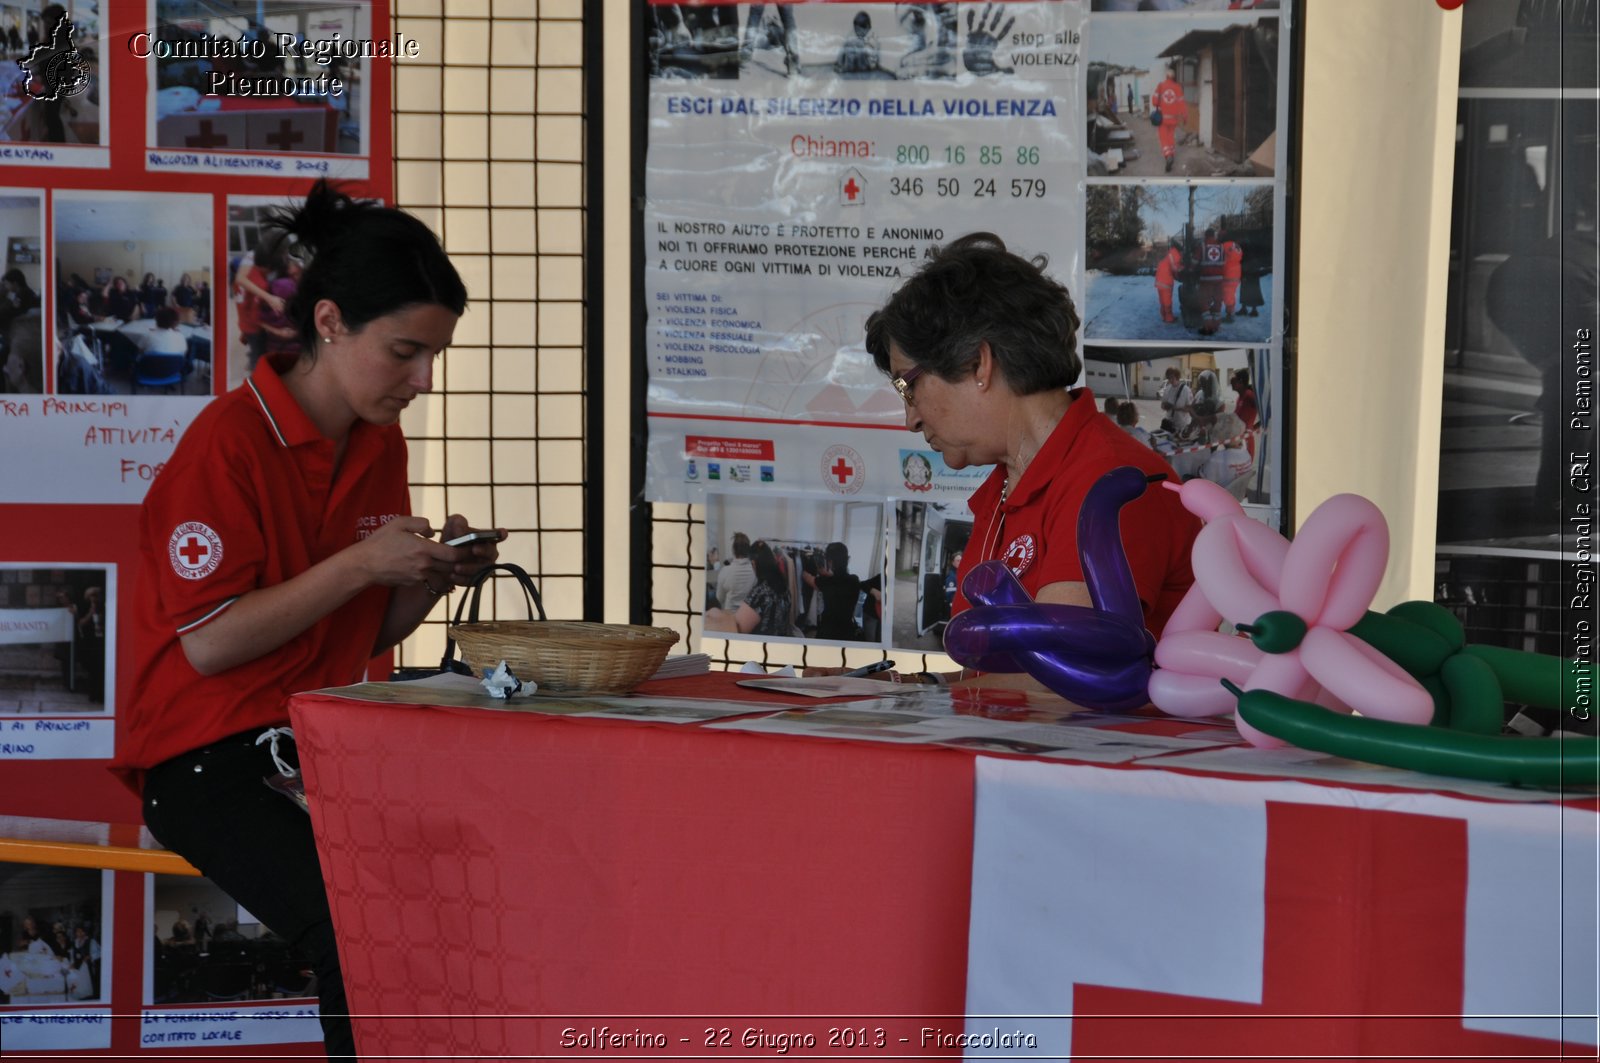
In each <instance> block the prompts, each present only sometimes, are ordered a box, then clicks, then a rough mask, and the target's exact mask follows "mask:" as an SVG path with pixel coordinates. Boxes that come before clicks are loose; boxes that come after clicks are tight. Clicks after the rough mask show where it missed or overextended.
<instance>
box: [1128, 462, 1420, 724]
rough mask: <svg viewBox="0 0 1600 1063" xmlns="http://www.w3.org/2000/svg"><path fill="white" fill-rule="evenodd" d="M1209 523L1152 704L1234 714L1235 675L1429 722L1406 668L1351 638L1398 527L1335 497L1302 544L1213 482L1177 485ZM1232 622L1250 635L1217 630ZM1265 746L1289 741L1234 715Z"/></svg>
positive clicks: (1302, 696)
mask: <svg viewBox="0 0 1600 1063" xmlns="http://www.w3.org/2000/svg"><path fill="white" fill-rule="evenodd" d="M1166 486H1168V487H1170V488H1171V489H1173V490H1176V491H1178V492H1179V493H1180V495H1181V497H1182V500H1183V505H1184V508H1185V509H1187V510H1189V511H1190V512H1191V513H1194V514H1195V515H1196V516H1198V517H1199V518H1200V519H1201V520H1203V521H1205V527H1204V528H1202V529H1201V530H1200V534H1199V535H1198V536H1197V537H1196V539H1195V544H1194V552H1193V555H1192V560H1193V563H1194V566H1193V567H1194V573H1195V582H1194V586H1193V587H1192V588H1190V590H1189V593H1188V594H1187V595H1186V596H1185V597H1184V599H1183V601H1182V602H1181V603H1179V605H1178V608H1177V610H1175V611H1174V613H1173V615H1172V618H1171V619H1170V620H1169V621H1168V623H1167V626H1166V630H1165V632H1164V633H1163V635H1162V637H1161V641H1160V642H1158V643H1157V644H1156V654H1155V659H1156V666H1157V671H1156V672H1155V673H1154V674H1153V675H1152V676H1151V677H1150V700H1151V701H1152V702H1154V703H1155V704H1156V705H1157V706H1158V707H1160V708H1161V709H1162V710H1164V711H1166V712H1169V713H1172V714H1173V715H1176V716H1211V715H1217V714H1220V713H1225V712H1231V711H1233V709H1234V707H1235V702H1234V696H1233V695H1232V694H1231V693H1229V692H1228V691H1227V689H1226V688H1225V687H1223V685H1222V682H1221V681H1222V680H1224V679H1226V680H1228V681H1230V682H1232V683H1233V684H1235V685H1236V686H1238V687H1241V688H1243V689H1245V690H1271V691H1273V692H1275V693H1278V694H1283V695H1285V696H1286V697H1291V698H1295V699H1297V700H1300V701H1314V702H1316V703H1318V704H1321V705H1323V706H1325V707H1327V708H1329V709H1332V710H1335V711H1340V712H1350V711H1351V710H1352V709H1354V710H1356V711H1359V712H1361V713H1362V714H1363V715H1367V716H1374V717H1377V718H1379V719H1385V720H1394V721H1397V722H1401V723H1414V724H1426V723H1428V722H1429V721H1430V720H1431V719H1432V717H1433V699H1432V697H1430V696H1429V694H1428V692H1427V691H1426V690H1424V689H1423V687H1422V685H1421V684H1420V683H1418V682H1417V681H1416V680H1415V679H1414V678H1412V677H1411V676H1410V675H1409V674H1408V673H1407V672H1406V671H1405V670H1404V669H1402V668H1401V667H1400V666H1399V665H1398V664H1396V663H1394V662H1393V661H1391V660H1390V659H1389V658H1387V657H1385V656H1383V654H1381V653H1379V652H1378V651H1377V650H1375V649H1373V648H1372V647H1371V646H1369V645H1367V644H1366V643H1365V642H1363V641H1361V640H1360V639H1358V638H1356V637H1355V636H1354V635H1352V634H1350V633H1349V630H1348V629H1349V628H1351V627H1353V626H1355V624H1356V623H1357V622H1358V621H1359V620H1360V619H1361V618H1362V616H1363V615H1365V614H1366V611H1367V610H1368V608H1370V607H1371V605H1372V596H1373V595H1374V594H1376V593H1377V590H1378V584H1379V583H1380V582H1381V581H1382V579H1383V570H1384V567H1385V565H1387V564H1388V560H1389V526H1388V524H1387V522H1385V521H1384V519H1383V514H1382V513H1381V512H1380V511H1379V510H1378V507H1377V506H1375V505H1373V504H1372V503H1371V502H1370V501H1368V500H1367V499H1365V498H1362V497H1361V496H1360V495H1351V494H1344V495H1335V496H1333V497H1332V498H1330V499H1328V500H1327V501H1326V502H1324V503H1322V505H1320V506H1318V507H1317V508H1316V509H1315V510H1314V511H1313V512H1312V514H1311V516H1309V517H1307V518H1306V522H1305V525H1304V526H1303V527H1302V528H1301V529H1300V533H1299V535H1297V536H1296V537H1295V540H1294V542H1292V543H1291V542H1288V541H1287V540H1285V539H1284V538H1283V536H1281V535H1279V534H1278V533H1277V532H1275V531H1273V530H1272V529H1270V528H1268V527H1267V526H1266V525H1264V524H1261V523H1259V522H1258V521H1254V520H1251V519H1250V518H1249V517H1248V516H1246V515H1245V513H1244V510H1243V508H1242V507H1241V506H1240V505H1239V503H1238V502H1237V501H1235V500H1234V498H1233V496H1232V495H1230V494H1229V493H1228V492H1227V491H1226V490H1224V489H1222V488H1221V487H1219V486H1217V485H1216V484H1214V483H1211V482H1210V481H1207V480H1190V481H1189V482H1188V483H1186V484H1184V485H1182V486H1181V487H1178V486H1176V485H1172V484H1168V485H1166ZM1223 619H1226V620H1228V621H1229V622H1230V623H1232V624H1233V625H1234V626H1235V627H1236V628H1239V629H1240V630H1243V631H1246V632H1248V633H1249V634H1250V638H1249V639H1244V638H1240V637H1238V636H1236V635H1225V634H1222V633H1221V632H1219V631H1217V630H1216V629H1217V625H1218V623H1219V622H1220V621H1221V620H1223ZM1236 723H1237V725H1238V728H1239V733H1240V734H1241V735H1243V736H1244V737H1245V738H1246V739H1247V740H1248V741H1249V742H1250V743H1251V744H1253V745H1257V746H1281V745H1284V744H1285V743H1284V742H1282V741H1281V740H1279V739H1276V738H1272V737H1271V736H1269V735H1265V734H1263V733H1261V732H1260V731H1257V730H1256V729H1255V728H1253V727H1251V726H1250V725H1249V724H1247V723H1245V722H1244V721H1243V720H1239V719H1236Z"/></svg>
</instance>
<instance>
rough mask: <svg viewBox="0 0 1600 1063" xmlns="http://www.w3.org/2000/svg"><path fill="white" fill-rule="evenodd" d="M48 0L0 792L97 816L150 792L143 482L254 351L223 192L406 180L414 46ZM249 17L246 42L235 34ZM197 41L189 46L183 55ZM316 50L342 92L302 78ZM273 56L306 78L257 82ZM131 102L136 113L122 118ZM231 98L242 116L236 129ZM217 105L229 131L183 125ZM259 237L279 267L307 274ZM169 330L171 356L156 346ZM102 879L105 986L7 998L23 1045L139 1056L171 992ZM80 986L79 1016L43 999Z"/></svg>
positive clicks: (221, 16) (17, 48)
mask: <svg viewBox="0 0 1600 1063" xmlns="http://www.w3.org/2000/svg"><path fill="white" fill-rule="evenodd" d="M49 7H50V5H45V4H34V5H32V6H26V5H21V6H19V5H15V4H13V5H9V6H4V5H0V62H5V63H8V64H10V69H12V70H13V72H14V73H15V74H16V77H15V78H14V79H11V80H8V82H7V85H8V89H9V91H8V92H7V93H6V94H4V99H3V101H0V166H3V167H5V168H6V170H7V172H6V174H5V178H4V181H3V182H0V183H3V185H4V187H0V237H3V238H4V240H5V247H6V252H7V255H6V257H7V261H6V263H5V276H4V278H3V279H0V452H3V453H5V454H6V455H7V456H8V459H7V462H6V464H5V468H4V471H3V473H0V479H3V485H4V486H3V489H0V556H4V557H5V558H6V561H5V563H4V564H3V565H0V760H3V761H4V765H5V767H4V770H5V772H6V785H5V786H4V787H3V788H0V817H4V816H8V815H16V816H36V815H39V814H40V813H41V810H47V811H48V814H49V815H51V816H53V817H60V818H61V819H62V820H63V821H67V820H70V821H75V822H76V821H82V822H84V823H88V824H91V825H93V824H99V825H100V826H101V827H102V828H104V827H105V826H106V825H107V824H111V825H117V826H120V825H126V824H130V823H137V822H138V821H139V818H140V813H139V805H138V802H137V798H136V797H135V796H134V795H133V794H132V793H131V792H130V791H128V790H125V789H124V788H123V787H122V785H121V784H120V783H119V782H117V781H116V780H115V779H114V778H113V777H112V776H111V774H110V773H109V772H108V771H107V763H108V762H109V761H111V760H112V759H113V758H114V756H115V754H116V753H117V749H116V735H117V730H118V718H119V715H120V714H121V713H122V712H123V711H124V709H125V706H126V704H127V699H128V695H129V692H130V689H131V683H132V681H133V677H132V675H131V674H129V671H128V667H127V660H128V655H129V652H130V649H131V641H130V636H131V632H130V627H131V625H130V624H129V623H128V613H127V609H128V607H129V605H130V602H129V597H130V595H129V594H127V593H123V592H124V591H125V590H131V586H132V582H131V581H133V580H134V578H135V574H136V572H137V569H138V559H139V539H140V528H139V522H138V513H139V508H138V507H139V504H140V502H141V501H142V500H143V498H144V496H145V493H146V491H147V490H148V489H149V486H150V484H151V482H152V481H153V480H154V478H155V476H156V475H157V474H158V473H159V471H160V470H161V468H162V466H163V464H164V463H165V462H166V461H167V459H168V458H169V457H170V455H171V454H172V451H173V448H174V446H175V445H176V444H177V441H178V439H179V438H180V437H181V436H182V434H183V432H184V431H185V429H186V428H187V427H188V426H189V424H190V423H191V422H192V421H193V419H194V418H195V416H197V415H198V414H199V413H200V411H201V410H203V409H204V408H205V406H206V405H207V404H208V403H209V402H210V401H211V400H212V398H214V397H215V396H218V395H221V394H223V393H225V392H226V391H227V390H229V389H231V388H234V387H237V386H239V385H240V384H242V383H243V381H244V377H245V374H246V372H247V371H248V368H249V364H250V362H249V352H250V351H251V346H252V345H251V342H250V337H249V335H248V333H249V332H250V331H251V330H248V329H246V328H244V327H242V323H241V320H240V314H239V307H240V306H241V300H243V299H245V298H246V295H245V293H244V291H243V290H242V288H241V286H240V285H239V283H238V280H239V265H240V259H241V258H242V257H243V256H241V255H240V254H238V253H234V252H232V251H230V248H231V247H233V246H234V245H230V243H229V240H228V236H229V234H230V231H231V230H230V211H231V210H232V208H233V207H234V206H236V205H238V204H250V205H251V209H252V210H254V211H256V212H259V211H260V210H262V209H264V208H263V205H265V204H269V203H271V204H280V205H286V204H290V203H292V202H293V201H294V200H296V199H298V198H300V197H302V196H303V195H304V194H305V192H306V191H307V190H308V189H309V188H310V186H311V183H312V182H313V181H314V180H315V179H316V178H318V177H324V176H326V177H330V178H334V179H342V180H343V181H344V182H345V188H346V189H347V190H348V191H350V192H351V193H352V194H355V195H359V196H366V197H372V198H377V199H383V200H392V199H393V193H394V190H393V165H392V162H393V144H392V137H393V127H392V123H391V122H390V119H389V109H390V105H391V95H392V80H391V68H392V64H393V63H394V62H395V61H396V60H397V58H398V59H399V60H400V61H406V60H408V59H409V58H423V57H420V56H416V55H414V52H415V49H416V47H417V45H416V42H415V41H412V42H411V45H410V51H409V52H408V51H407V49H405V48H404V47H403V46H402V44H401V42H400V40H399V39H398V38H396V36H395V35H394V34H393V33H392V32H391V8H392V4H391V2H390V0H343V2H341V3H333V4H329V3H323V2H320V0H318V2H311V0H264V2H261V3H257V2H255V0H251V2H250V3H234V2H228V0H223V2H219V3H207V4H201V5H195V4H189V3H178V2H175V0H129V2H127V3H123V2H121V0H117V3H116V4H115V5H113V4H112V3H111V2H110V0H67V2H65V3H64V4H62V5H61V7H60V11H61V12H62V13H63V14H64V16H65V21H64V23H63V24H62V25H60V26H58V27H46V26H44V25H43V24H42V19H43V16H44V13H45V12H46V11H48V10H49ZM57 30H59V33H57V32H56V31H57ZM261 31H265V37H261V36H260V32H261ZM241 39H248V40H249V41H250V42H251V49H252V58H251V59H250V62H249V63H245V62H244V61H243V57H242V56H241V55H238V54H233V53H235V52H237V51H238V49H237V48H235V47H234V46H235V45H237V44H238V42H239V41H241ZM258 40H259V41H260V42H261V43H262V47H263V48H264V49H265V51H263V52H261V54H259V55H256V54H255V51H254V49H255V43H254V42H257V41H258ZM176 45H183V46H184V47H183V48H178V47H175V46H176ZM185 50H187V51H188V52H189V53H191V54H194V55H195V57H194V58H185V59H177V58H174V56H176V55H178V54H179V53H180V52H183V51H185ZM431 59H432V61H434V62H437V61H438V56H433V57H431ZM32 60H38V61H36V62H35V61H32ZM18 62H24V63H25V64H26V65H25V66H23V67H18V66H17V65H16V64H17V63H18ZM302 65H303V66H304V67H305V70H304V71H303V73H302V71H301V70H300V67H301V66H302ZM279 68H281V70H280V69H279ZM323 74H329V75H330V76H337V77H338V78H339V80H340V81H341V82H342V86H341V93H340V94H334V93H332V92H331V91H329V90H327V89H323V90H321V91H318V90H317V89H316V87H315V86H307V85H305V84H304V81H305V79H311V80H316V79H318V78H319V77H320V76H321V75H323ZM272 77H280V81H283V82H284V84H287V82H288V81H294V85H293V88H292V91H290V90H289V89H287V88H285V90H284V91H281V92H270V93H267V92H257V91H256V90H257V89H258V88H261V87H262V86H263V84H264V83H263V82H262V81H261V80H260V79H264V78H272ZM185 79H187V80H185ZM194 79H199V81H198V83H196V82H195V80H194ZM213 79H217V80H213ZM246 82H248V83H249V84H248V88H247V89H246V87H245V83H246ZM279 87H280V88H284V85H283V84H280V86H279ZM302 89H306V90H308V91H302ZM174 90H176V91H174ZM50 96H53V97H54V98H51V99H47V98H45V97H50ZM180 97H181V98H180ZM125 108H127V109H128V116H129V118H130V121H128V122H120V121H117V122H113V121H111V120H110V117H111V115H112V113H113V109H115V110H117V111H119V112H120V111H122V110H123V109H125ZM241 121H242V122H243V125H244V132H243V135H242V139H240V138H239V137H237V136H234V135H233V133H229V130H231V129H233V128H234V127H235V126H237V125H238V124H239V123H240V122H241ZM207 122H209V123H210V126H209V130H210V135H213V136H214V135H218V134H222V133H228V134H229V136H230V138H231V139H229V140H227V141H226V142H218V143H211V144H201V143H198V142H197V143H193V144H191V143H189V138H190V137H201V138H203V137H205V136H207V135H208V134H207V127H206V126H205V123H207ZM185 123H188V125H187V126H185ZM235 132H236V130H235ZM249 250H254V248H251V249H249ZM265 257H266V256H263V260H264V261H263V263H262V267H263V270H264V273H265V276H264V281H265V283H264V284H263V285H262V287H263V288H264V289H265V290H268V291H270V290H272V287H271V286H272V285H273V284H274V283H275V282H279V281H285V280H291V279H292V278H291V277H290V276H289V273H290V271H289V269H288V267H287V266H276V267H275V266H274V265H273V264H272V263H270V262H266V261H265ZM251 265H252V266H253V265H254V261H253V259H252V260H251ZM246 272H247V274H248V270H247V271H246ZM280 290H281V286H280ZM155 354H165V355H167V356H170V357H173V358H175V359H177V360H178V362H179V363H180V367H179V368H176V369H175V370H173V371H172V372H170V373H166V374H156V373H154V372H149V371H147V370H149V369H150V357H149V356H152V355H155ZM151 844H152V845H154V844H155V843H154V842H151ZM4 866H5V867H11V868H16V869H21V870H22V871H23V872H26V873H27V874H33V873H34V870H33V869H28V868H26V867H24V866H23V865H4ZM5 874H6V875H7V876H8V877H7V878H6V879H5V880H4V881H0V921H3V920H4V919H5V918H6V914H5V913H6V911H7V910H8V909H10V908H15V905H13V904H11V903H10V902H9V901H8V900H7V898H8V897H10V893H8V892H7V891H8V890H10V889H11V886H12V885H15V884H16V883H23V884H24V885H26V883H27V881H29V880H28V879H27V878H26V875H24V876H23V877H22V878H12V877H9V876H11V875H12V874H13V873H12V872H6V873H5ZM75 874H76V873H75ZM81 874H82V875H85V876H89V877H90V878H92V879H93V883H92V884H89V885H85V886H83V888H82V889H80V888H79V887H78V886H76V885H74V886H73V887H72V890H73V896H74V897H76V896H77V894H78V893H81V892H83V889H88V890H92V891H98V890H100V889H101V886H100V885H99V884H100V883H101V881H102V876H101V874H100V872H83V873H81ZM103 881H104V883H105V885H104V897H103V899H97V900H96V901H95V906H96V910H97V911H103V912H104V913H105V914H106V916H107V918H106V920H105V921H104V922H103V923H100V924H99V925H98V926H96V927H94V928H93V932H94V933H96V934H99V935H101V936H100V937H99V938H98V942H97V943H98V945H99V946H100V948H101V950H102V959H101V963H102V965H103V968H104V970H103V972H102V973H103V974H104V975H105V977H104V978H103V979H102V980H100V981H98V982H97V983H96V985H95V987H94V993H95V995H94V996H92V997H91V998H88V999H80V998H78V997H76V996H72V993H71V991H66V995H67V996H68V998H69V999H67V1000H65V1001H56V1000H46V999H45V997H46V996H48V994H47V993H44V992H43V991H41V992H40V993H23V994H19V995H20V996H21V997H22V998H23V1002H19V1000H18V999H17V997H12V998H11V999H9V1000H0V1024H4V1025H3V1026H0V1030H3V1032H0V1040H3V1042H4V1044H5V1046H6V1049H7V1050H8V1051H9V1050H11V1049H13V1048H16V1049H18V1050H21V1048H23V1047H24V1046H26V1047H27V1048H29V1049H34V1048H37V1049H40V1050H44V1051H50V1050H76V1051H83V1052H87V1053H91V1054H92V1053H109V1054H113V1055H118V1054H120V1055H123V1056H132V1055H135V1054H137V1053H138V1052H140V1051H141V1050H143V1049H144V1047H145V1045H146V1044H147V1042H145V1041H143V1037H144V1035H146V1034H154V1033H159V1032H161V1031H162V1025H163V1024H162V1023H161V1022H153V1023H151V1022H145V1021H143V1020H140V1019H139V1018H138V1016H139V1015H140V1014H141V1010H142V1009H153V1010H157V1011H161V1010H164V1009H163V1008H162V1006H161V1005H159V1004H158V1003H157V1002H156V1001H155V1000H154V999H153V998H150V999H146V998H142V997H141V993H142V991H143V988H144V986H145V980H144V979H142V978H141V977H140V975H141V973H142V972H141V968H142V959H143V957H145V955H146V951H147V949H146V944H145V942H146V939H148V938H149V937H150V936H151V933H152V930H151V927H150V926H148V925H141V920H139V919H136V918H129V919H124V920H122V921H120V922H119V923H118V924H117V925H115V926H112V925H111V922H110V920H109V913H110V912H111V911H113V910H114V909H121V910H125V911H129V912H139V911H145V910H147V908H146V901H147V898H146V885H145V881H144V879H143V878H142V877H140V876H133V875H121V876H112V875H110V874H106V875H105V876H104V877H103ZM84 882H85V883H88V882H89V879H88V878H85V879H84ZM113 893H115V894H119V895H118V896H116V897H115V898H113V896H112V895H113ZM30 896H32V894H30ZM95 896H96V897H97V898H99V897H100V894H99V893H98V892H97V893H96V894H95ZM73 904H74V905H76V904H77V902H76V901H74V902H73ZM28 905H29V907H30V908H33V909H39V908H40V907H41V904H40V903H39V902H36V901H33V900H30V901H29V902H28ZM46 907H48V905H46ZM16 910H17V911H18V912H19V913H20V912H21V909H16ZM18 918H19V919H20V914H19V915H18ZM91 921H92V920H91ZM3 929H6V927H5V926H4V925H0V930H3ZM7 944H10V943H7ZM13 966H15V963H13ZM41 977H42V976H41ZM41 984H42V983H41ZM63 984H64V985H65V983H63ZM291 988H301V987H291ZM108 992H109V995H107V993H108ZM273 999H274V1000H277V1001H278V1002H279V1004H280V1006H281V1005H282V1001H283V1000H286V999H288V998H286V997H278V996H274V997H273ZM295 1006H296V1007H301V1006H303V1001H302V1002H301V1003H299V1004H296V1005H295ZM183 1007H188V1008H193V1002H190V1003H188V1004H185V1005H183ZM85 1009H88V1010H85ZM312 1010H313V1012H314V1006H313V1008H312ZM66 1012H71V1013H72V1014H71V1018H72V1021H70V1022H68V1021H65V1020H63V1021H55V1019H54V1018H52V1016H57V1015H58V1013H59V1014H65V1013H66ZM91 1012H93V1013H96V1014H101V1015H104V1016H106V1021H105V1022H104V1023H99V1022H96V1021H90V1020H91V1019H92V1018H93V1015H92V1014H91ZM29 1013H39V1014H43V1015H45V1016H46V1018H45V1019H44V1020H42V1021H39V1022H30V1021H29V1020H27V1019H26V1018H25V1017H24V1016H25V1015H26V1014H29ZM113 1014H114V1015H116V1016H119V1017H121V1016H129V1017H131V1018H129V1020H128V1021H122V1020H121V1019H120V1018H117V1019H112V1018H110V1016H111V1015H113ZM165 1025H166V1026H168V1027H172V1024H171V1023H166V1024H165ZM172 1028H173V1029H177V1028H176V1027H172ZM24 1029H26V1030H27V1031H28V1033H27V1035H26V1040H23V1041H19V1040H17V1039H16V1037H17V1031H19V1030H24ZM280 1029H281V1030H282V1031H285V1032H284V1033H282V1034H280V1035H276V1037H275V1039H276V1040H285V1041H288V1042H316V1041H317V1040H318V1039H319V1038H320V1032H319V1031H318V1029H317V1026H316V1022H315V1019H314V1017H313V1018H311V1019H309V1020H307V1021H305V1022H301V1023H300V1024H299V1025H295V1024H293V1023H287V1024H283V1025H282V1026H281V1027H280ZM201 1036H203V1034H202V1035H201ZM198 1040H199V1038H197V1042H198ZM218 1040H219V1043H226V1042H227V1041H228V1040H231V1038H219V1039H218ZM169 1043H170V1044H177V1043H180V1042H178V1041H172V1042H162V1044H163V1045H166V1044H169ZM263 1043H265V1042H263ZM289 1054H297V1053H289Z"/></svg>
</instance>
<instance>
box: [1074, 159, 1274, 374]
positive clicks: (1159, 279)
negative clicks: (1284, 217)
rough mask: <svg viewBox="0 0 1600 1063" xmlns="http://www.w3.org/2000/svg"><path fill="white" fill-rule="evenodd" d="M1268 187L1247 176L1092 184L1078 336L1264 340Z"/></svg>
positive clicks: (1268, 325)
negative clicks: (1183, 182) (1203, 180)
mask: <svg viewBox="0 0 1600 1063" xmlns="http://www.w3.org/2000/svg"><path fill="white" fill-rule="evenodd" d="M1273 195H1274V192H1273V186H1272V185H1271V184H1270V183H1265V182H1246V181H1234V182H1212V183H1208V184H1188V185H1172V184H1162V183H1157V182H1138V183H1135V182H1130V183H1127V184H1101V185H1094V186H1093V187H1091V188H1090V189H1089V191H1088V197H1087V198H1088V204H1087V207H1086V209H1085V224H1086V226H1087V231H1086V233H1085V241H1084V242H1085V245H1086V251H1087V255H1086V259H1085V263H1086V265H1087V282H1086V283H1087V288H1088V292H1087V295H1086V296H1085V300H1086V303H1087V305H1086V306H1085V308H1084V321H1083V335H1084V339H1085V340H1093V341H1103V342H1108V343H1114V342H1118V341H1122V340H1157V341H1164V342H1172V343H1183V342H1189V341H1205V342H1213V341H1214V342H1217V343H1222V344H1227V345H1237V344H1250V343H1265V342H1267V340H1268V338H1269V337H1270V336H1271V334H1272V293H1273V287H1272V285H1273V278H1272V228H1273V221H1272V197H1273Z"/></svg>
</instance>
